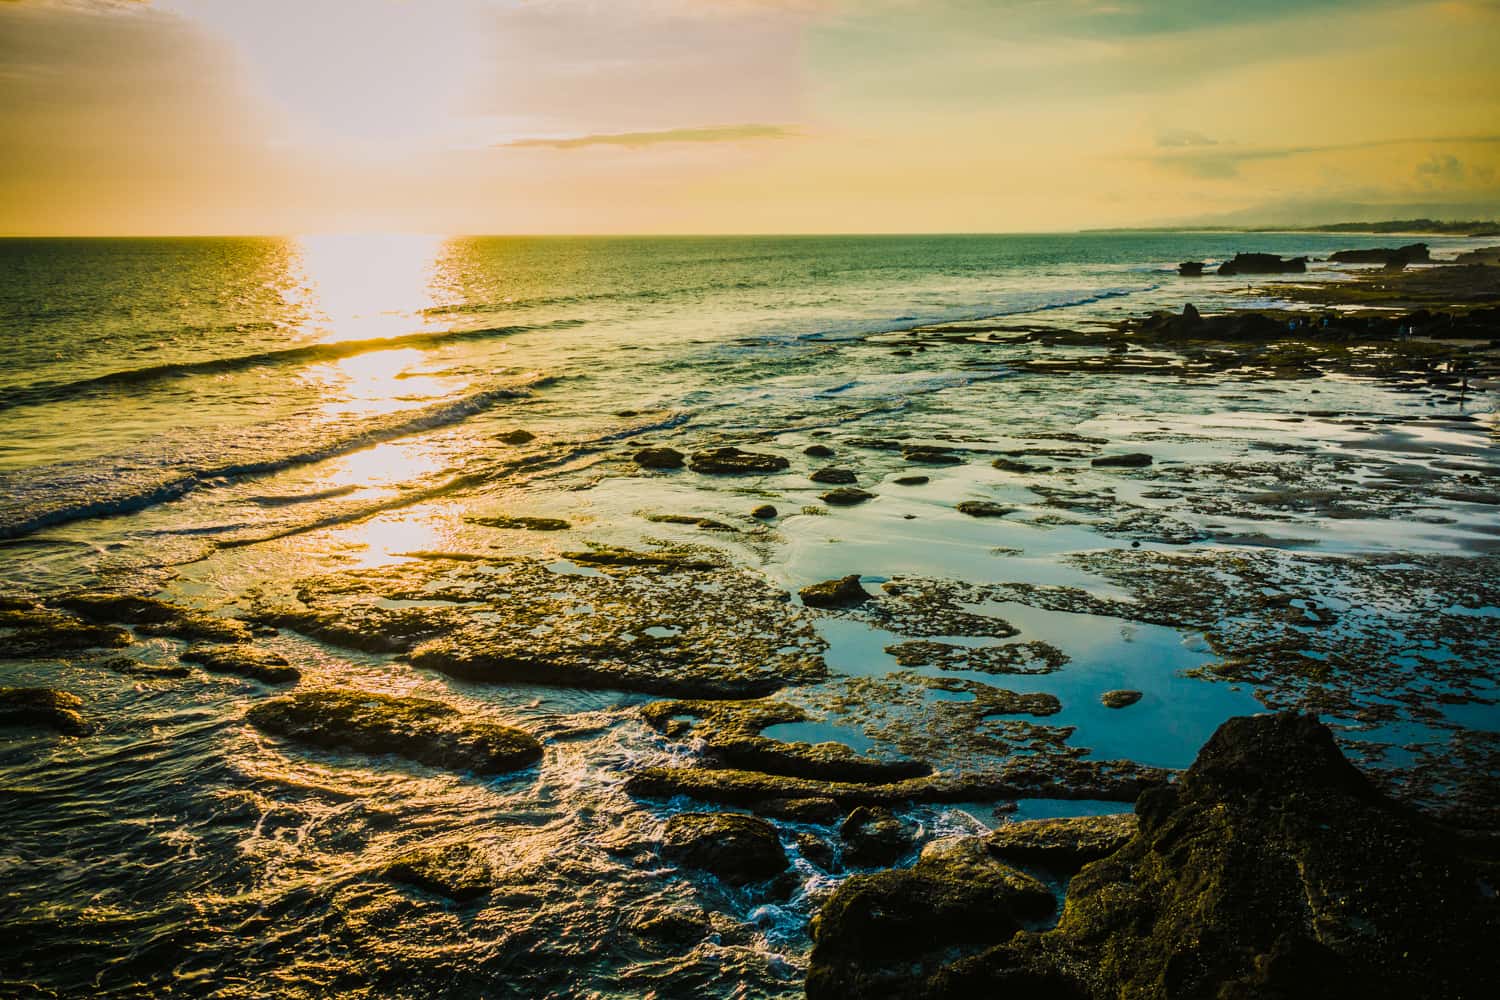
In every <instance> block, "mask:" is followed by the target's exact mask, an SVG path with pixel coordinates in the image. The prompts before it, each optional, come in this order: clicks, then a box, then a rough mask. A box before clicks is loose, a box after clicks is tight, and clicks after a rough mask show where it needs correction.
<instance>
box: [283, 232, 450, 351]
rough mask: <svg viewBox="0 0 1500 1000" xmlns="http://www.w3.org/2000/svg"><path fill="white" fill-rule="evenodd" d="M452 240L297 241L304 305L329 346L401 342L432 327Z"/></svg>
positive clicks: (343, 237) (385, 236)
mask: <svg viewBox="0 0 1500 1000" xmlns="http://www.w3.org/2000/svg"><path fill="white" fill-rule="evenodd" d="M444 242H446V238H445V237H442V236H434V235H429V234H411V233H330V234H320V235H313V236H301V237H298V238H297V240H296V254H297V264H296V266H297V267H298V269H299V270H300V272H301V274H302V276H303V280H302V292H301V293H302V296H303V305H304V306H305V307H306V309H307V310H308V312H309V313H310V314H311V315H312V316H313V317H314V322H315V323H316V324H317V327H318V331H319V337H318V339H319V340H320V341H321V342H323V343H342V342H345V341H350V340H372V339H377V338H384V337H398V336H400V335H402V334H406V333H412V332H414V331H417V330H420V329H422V328H423V327H424V326H425V325H426V319H425V317H424V316H423V314H422V313H423V310H425V309H428V308H430V307H431V306H433V305H434V304H435V303H434V300H433V297H432V281H433V276H434V273H435V270H436V267H437V260H438V257H439V254H440V253H441V251H442V247H443V244H444Z"/></svg>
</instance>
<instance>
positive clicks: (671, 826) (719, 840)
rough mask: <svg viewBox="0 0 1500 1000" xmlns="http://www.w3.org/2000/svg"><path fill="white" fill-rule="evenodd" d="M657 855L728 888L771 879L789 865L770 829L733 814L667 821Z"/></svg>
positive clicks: (684, 815)
mask: <svg viewBox="0 0 1500 1000" xmlns="http://www.w3.org/2000/svg"><path fill="white" fill-rule="evenodd" d="M662 854H663V855H665V856H666V857H667V858H670V859H671V860H673V861H676V862H678V863H679V864H682V865H686V866H687V867H689V868H698V869H701V870H703V871H707V872H712V873H713V874H714V875H717V876H718V877H719V878H721V879H723V880H724V882H726V883H727V884H729V885H734V886H743V885H749V884H751V883H753V882H764V881H766V880H767V879H771V878H775V877H776V876H777V875H780V874H781V873H782V872H784V871H786V869H787V866H788V865H789V864H790V862H789V861H788V860H787V856H786V851H785V850H784V849H783V848H782V846H781V839H780V838H779V837H778V836H777V835H776V828H775V827H774V826H772V825H771V824H770V823H767V822H766V821H765V820H763V819H758V818H756V817H754V816H744V815H741V814H739V813H680V814H678V815H676V816H673V817H672V818H671V819H670V820H668V821H667V828H666V831H665V832H664V833H663V835H662Z"/></svg>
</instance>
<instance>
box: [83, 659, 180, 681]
mask: <svg viewBox="0 0 1500 1000" xmlns="http://www.w3.org/2000/svg"><path fill="white" fill-rule="evenodd" d="M99 665H100V666H101V667H103V668H105V669H106V670H113V671H114V672H115V673H117V674H125V675H126V676H127V677H156V678H167V677H186V676H188V675H189V674H191V673H192V672H193V671H192V669H191V668H189V667H183V666H171V665H169V664H162V663H141V662H140V661H139V660H132V659H131V658H130V657H128V656H112V657H110V658H109V659H107V660H105V661H104V662H102V663H100V664H99Z"/></svg>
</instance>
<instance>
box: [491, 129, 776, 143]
mask: <svg viewBox="0 0 1500 1000" xmlns="http://www.w3.org/2000/svg"><path fill="white" fill-rule="evenodd" d="M798 135H801V133H800V132H798V131H797V130H796V129H794V128H790V127H788V126H786V125H758V124H748V125H711V126H707V127H704V128H669V129H660V130H658V131H654V132H598V133H594V134H591V135H573V136H558V137H540V138H529V139H514V140H512V141H510V142H502V143H498V145H499V146H501V147H504V148H509V149H582V148H584V147H585V146H624V147H627V148H630V149H639V148H643V147H646V146H664V145H669V144H673V143H703V142H744V141H746V140H750V139H788V138H792V137H794V136H798Z"/></svg>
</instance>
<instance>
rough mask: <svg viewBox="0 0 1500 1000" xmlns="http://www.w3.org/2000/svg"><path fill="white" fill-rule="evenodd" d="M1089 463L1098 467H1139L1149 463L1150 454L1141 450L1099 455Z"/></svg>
mask: <svg viewBox="0 0 1500 1000" xmlns="http://www.w3.org/2000/svg"><path fill="white" fill-rule="evenodd" d="M1089 464H1090V465H1093V466H1095V467H1096V468H1100V469H1139V468H1142V467H1144V466H1147V465H1150V464H1151V456H1150V455H1148V454H1146V453H1145V452H1143V451H1135V452H1131V453H1129V454H1127V455H1100V456H1099V457H1098V458H1096V459H1094V460H1093V461H1092V462H1090V463H1089Z"/></svg>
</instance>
